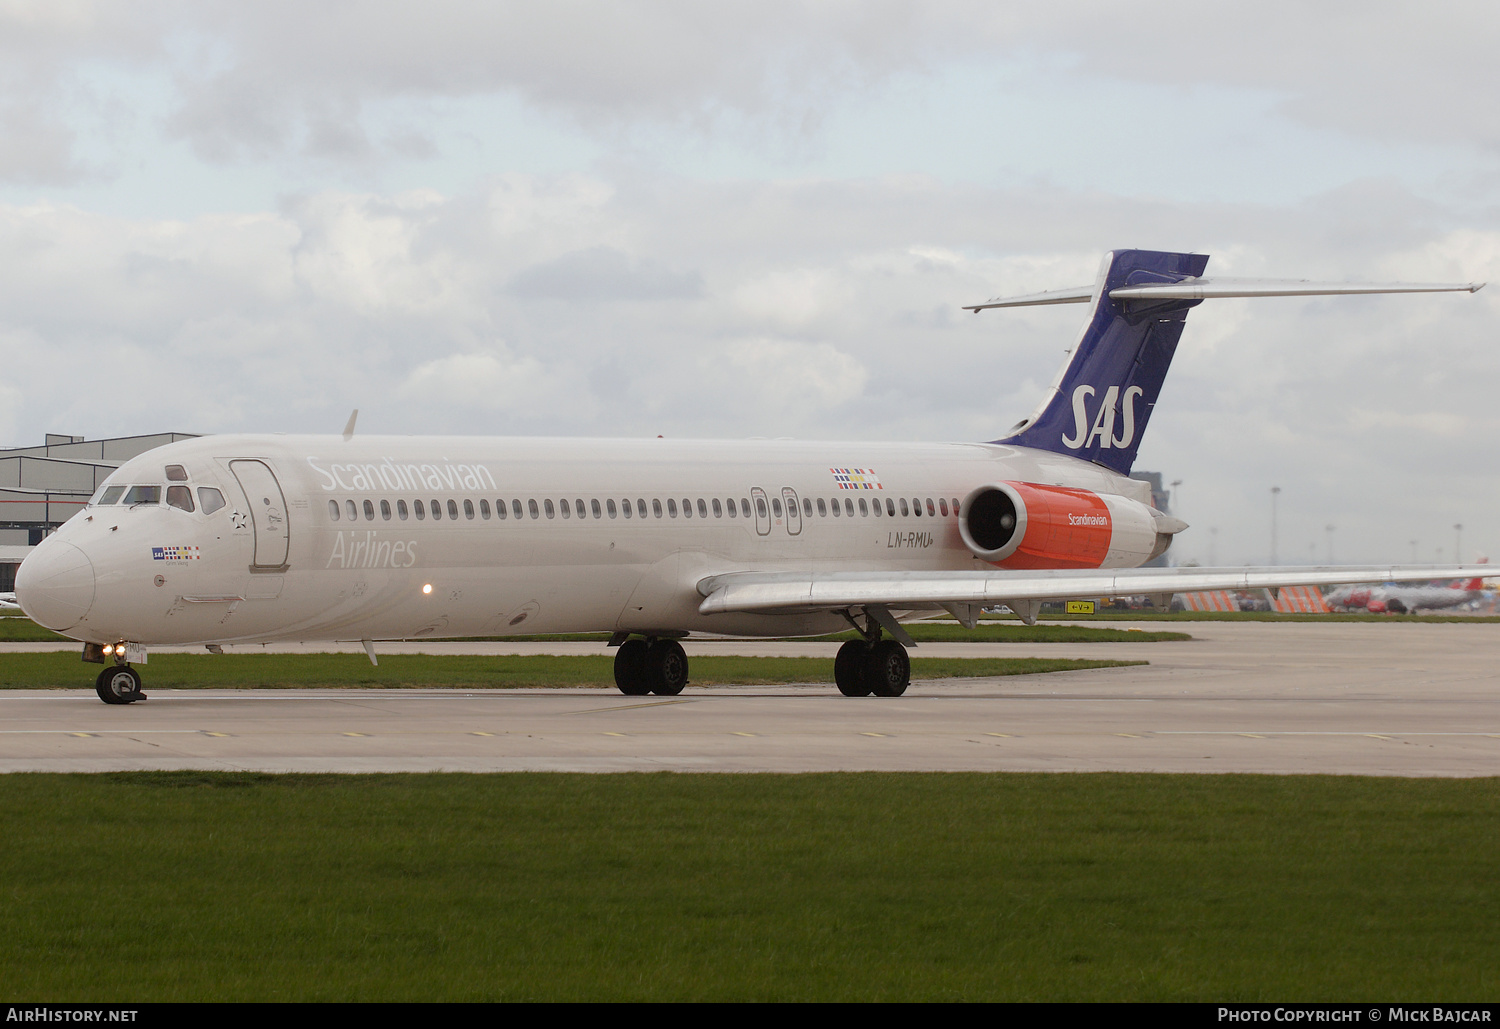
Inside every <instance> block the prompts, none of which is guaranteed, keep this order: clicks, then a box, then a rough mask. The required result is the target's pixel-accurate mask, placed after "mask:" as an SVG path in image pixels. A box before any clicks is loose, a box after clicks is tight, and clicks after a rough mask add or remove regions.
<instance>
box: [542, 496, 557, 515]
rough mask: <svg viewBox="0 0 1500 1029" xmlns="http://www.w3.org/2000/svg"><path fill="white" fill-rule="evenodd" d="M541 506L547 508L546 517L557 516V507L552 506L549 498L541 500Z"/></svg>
mask: <svg viewBox="0 0 1500 1029" xmlns="http://www.w3.org/2000/svg"><path fill="white" fill-rule="evenodd" d="M542 506H543V507H544V508H546V509H547V517H548V518H556V517H557V508H555V507H553V506H552V501H550V500H544V501H542Z"/></svg>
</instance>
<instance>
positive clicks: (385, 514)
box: [380, 500, 391, 522]
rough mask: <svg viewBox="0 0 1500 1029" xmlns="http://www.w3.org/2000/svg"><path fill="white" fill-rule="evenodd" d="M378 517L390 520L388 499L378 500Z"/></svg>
mask: <svg viewBox="0 0 1500 1029" xmlns="http://www.w3.org/2000/svg"><path fill="white" fill-rule="evenodd" d="M380 517H381V518H382V519H383V520H385V521H387V522H388V521H390V520H391V502H390V501H389V500H382V501H381V502H380Z"/></svg>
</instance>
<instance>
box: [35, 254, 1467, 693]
mask: <svg viewBox="0 0 1500 1029" xmlns="http://www.w3.org/2000/svg"><path fill="white" fill-rule="evenodd" d="M1207 261H1208V258H1207V257H1206V256H1205V255H1194V254H1179V253H1163V252H1156V251H1144V250H1122V251H1115V252H1112V253H1110V254H1109V255H1107V256H1106V257H1105V259H1104V261H1103V263H1102V265H1101V267H1100V271H1099V275H1098V278H1097V280H1096V281H1095V282H1094V283H1093V284H1092V285H1090V286H1087V287H1079V288H1077V289H1072V290H1061V291H1056V292H1051V293H1042V294H1036V295H1032V296H1026V297H1018V298H1014V299H1009V300H993V301H988V302H986V303H983V304H977V305H974V306H973V307H971V308H969V309H970V310H974V311H976V312H977V311H980V310H984V309H987V308H999V307H1008V306H1022V305H1028V304H1056V303H1088V304H1090V305H1091V309H1090V317H1089V321H1088V324H1087V326H1086V327H1085V329H1084V331H1083V334H1082V337H1081V338H1080V340H1079V342H1078V344H1077V345H1076V346H1075V347H1074V349H1073V351H1072V353H1071V356H1070V357H1069V359H1068V361H1067V362H1066V363H1065V364H1064V366H1063V368H1062V369H1061V371H1060V372H1059V373H1058V377H1057V379H1056V381H1055V383H1054V384H1053V386H1052V388H1051V390H1050V391H1049V392H1048V394H1047V395H1046V396H1045V397H1044V398H1043V400H1042V402H1041V404H1040V406H1039V407H1038V408H1037V410H1036V412H1035V413H1034V414H1033V415H1031V416H1030V417H1028V418H1026V419H1025V420H1023V421H1022V422H1021V423H1020V424H1018V425H1017V426H1016V427H1015V428H1014V429H1012V430H1011V432H1010V433H1009V434H1007V435H1006V436H1004V437H1003V438H1001V439H998V440H994V441H991V442H987V443H956V444H935V443H865V442H831V443H815V442H799V441H784V440H776V441H756V440H749V441H711V440H704V441H684V440H664V439H644V440H622V439H613V440H611V439H604V440H597V439H593V440H585V439H498V438H480V437H474V438H469V437H383V436H359V435H356V433H355V417H354V416H351V417H350V419H349V423H348V425H347V426H346V428H345V431H344V433H343V434H342V436H337V435H330V436H283V435H254V436H250V435H223V436H208V437H201V438H198V439H191V440H183V441H179V442H176V443H172V444H169V445H167V446H164V447H161V448H159V449H156V450H153V451H150V452H149V453H147V454H143V455H141V456H140V457H137V458H135V459H133V460H131V461H129V462H127V463H125V464H124V465H122V466H121V467H120V468H119V469H117V470H116V471H115V473H114V474H112V475H111V476H110V477H109V479H108V480H107V481H106V482H105V483H104V485H103V486H102V487H101V488H100V490H99V492H98V493H97V494H96V495H95V496H94V497H93V498H92V500H91V501H90V503H89V505H88V506H87V507H86V508H85V509H84V510H83V511H81V512H80V513H79V514H77V515H76V516H74V517H73V518H72V519H70V520H69V521H68V522H67V524H65V525H64V526H62V527H61V528H60V529H59V530H58V531H57V532H56V533H55V534H53V535H52V536H50V537H48V538H47V539H45V540H44V541H42V543H41V544H40V545H39V546H38V547H37V548H36V550H35V551H34V552H33V553H32V554H30V555H29V556H28V557H27V559H26V561H25V562H24V563H23V564H22V565H21V567H20V569H19V570H18V572H17V575H16V584H15V591H16V595H17V598H18V599H19V602H20V604H21V606H22V608H23V609H24V610H25V611H26V613H27V614H28V615H30V616H31V617H32V618H34V619H35V620H36V621H37V622H39V623H41V624H42V625H45V626H47V627H49V628H52V629H54V630H56V631H58V632H62V633H65V634H67V635H69V636H72V637H74V638H76V639H79V640H81V641H83V643H84V659H85V660H86V661H97V662H101V663H104V664H105V665H106V667H105V669H104V671H103V672H101V673H100V675H99V678H98V680H97V682H96V688H97V690H98V693H99V696H100V697H101V699H103V700H104V701H106V702H107V703H113V704H125V703H130V702H132V701H135V700H138V699H140V698H141V697H142V696H143V694H142V692H141V679H140V675H139V672H138V671H137V670H136V667H135V666H136V665H138V664H142V663H144V661H145V658H146V654H147V652H148V650H149V648H150V647H153V646H165V645H180V644H194V645H196V644H202V645H206V646H208V648H209V649H210V650H212V649H215V648H218V647H221V646H222V645H224V644H228V643H245V642H268V641H276V640H301V641H313V640H334V641H342V640H348V641H352V640H358V641H362V642H363V643H364V646H365V649H366V652H367V653H368V654H369V655H370V659H371V660H372V661H374V660H376V652H375V645H376V644H377V643H378V642H379V641H381V640H394V639H403V640H404V639H423V638H436V637H455V636H503V635H507V634H519V633H567V632H586V631H601V630H603V631H609V632H610V633H612V639H611V643H612V644H613V645H615V646H617V647H618V651H617V655H616V658H615V680H616V683H617V685H618V686H619V688H620V689H621V690H622V691H623V692H625V693H627V694H645V693H648V692H650V693H657V694H664V695H670V694H675V693H678V692H680V691H681V690H682V688H683V686H684V684H685V683H686V682H687V681H688V662H687V656H686V654H685V653H684V651H683V648H682V646H681V644H680V643H679V642H678V640H679V639H681V638H682V637H684V636H687V635H689V634H690V633H695V632H705V633H717V634H728V635H741V636H788V635H820V634H824V633H829V632H833V631H836V630H839V629H844V628H847V627H849V626H851V625H852V626H853V627H854V628H855V629H857V630H858V631H859V634H860V638H859V639H857V640H854V641H851V642H849V643H846V644H844V645H843V646H842V647H841V648H840V649H839V651H838V655H837V657H836V659H835V661H834V672H835V680H836V682H837V684H838V688H839V690H840V691H841V692H843V693H845V694H846V695H850V696H868V695H872V694H874V695H879V696H895V695H899V694H901V693H902V692H903V691H904V690H905V689H906V688H907V684H908V682H909V680H910V664H909V661H908V658H907V647H909V646H912V645H913V644H912V641H911V639H910V637H909V635H908V634H907V633H906V631H905V630H904V629H903V628H902V627H901V624H900V622H901V619H903V618H908V617H912V616H921V615H926V614H929V613H932V612H936V611H941V610H947V611H948V612H950V613H951V614H952V615H953V616H955V617H956V618H958V619H959V620H960V621H962V622H964V623H966V624H970V625H972V624H973V623H974V621H975V619H976V618H977V616H978V612H979V610H980V608H981V607H985V606H995V605H999V604H1004V605H1006V606H1008V607H1010V608H1011V609H1012V610H1013V611H1015V612H1017V613H1018V614H1020V615H1021V617H1022V618H1023V620H1026V621H1028V622H1033V623H1034V622H1035V620H1036V613H1037V610H1038V609H1039V607H1040V605H1041V603H1042V602H1043V601H1046V600H1058V599H1070V598H1094V597H1109V596H1122V595H1130V594H1147V595H1153V596H1167V595H1170V594H1171V593H1174V592H1180V591H1184V590H1217V589H1258V588H1265V587H1277V586H1285V585H1305V584H1319V585H1321V584H1328V583H1342V582H1348V581H1350V579H1351V578H1359V579H1381V580H1402V579H1431V578H1434V577H1438V576H1457V575H1472V574H1475V572H1474V571H1472V570H1469V569H1466V568H1464V567H1462V566H1451V567H1448V568H1441V569H1434V568H1421V569H1415V570H1413V569H1403V568H1395V567H1381V568H1359V569H1351V568H1349V567H1342V568H1337V569H1329V568H1321V569H1320V568H1281V569H1276V568H1270V569H1243V568H1237V569H1207V568H1138V567H1137V566H1139V565H1142V564H1144V563H1145V562H1147V561H1149V560H1150V559H1152V558H1153V557H1156V556H1157V555H1159V554H1161V553H1163V552H1164V551H1165V550H1166V549H1167V547H1169V546H1170V545H1171V542H1172V538H1173V536H1174V535H1175V534H1176V533H1178V532H1181V531H1182V530H1183V529H1185V528H1186V527H1187V526H1186V524H1185V523H1184V522H1182V521H1180V520H1178V519H1176V518H1173V517H1170V516H1168V515H1165V514H1163V513H1162V512H1160V511H1158V510H1156V509H1155V508H1153V507H1152V506H1151V498H1150V492H1149V489H1148V487H1147V485H1146V484H1145V483H1143V482H1138V481H1136V480H1133V479H1130V478H1128V473H1129V471H1130V467H1131V463H1132V462H1133V460H1134V458H1135V454H1136V451H1137V448H1138V447H1139V446H1140V441H1141V436H1142V434H1143V433H1144V431H1145V429H1146V426H1147V423H1148V422H1149V420H1150V417H1151V412H1152V409H1153V406H1154V405H1155V403H1156V399H1157V395H1158V393H1159V391H1160V389H1161V384H1162V380H1163V378H1164V377H1165V375H1166V373H1167V368H1168V365H1169V364H1170V362H1171V359H1172V355H1173V353H1174V351H1175V349H1176V346H1177V342H1178V339H1179V337H1180V336H1181V334H1182V329H1183V325H1184V321H1185V318H1186V315H1187V312H1188V310H1189V309H1190V308H1192V307H1194V306H1195V305H1197V304H1198V303H1200V302H1201V301H1202V300H1204V299H1207V298H1212V297H1225V296H1289V295H1314V294H1338V293H1373V292H1417V291H1442V290H1467V291H1470V292H1472V291H1474V290H1476V289H1478V288H1479V286H1477V285H1474V284H1462V285H1453V284H1450V285H1430V286H1422V285H1406V284H1399V283H1396V284H1385V285H1380V284H1375V285H1351V284H1327V283H1322V284H1319V283H1308V282H1270V281H1259V280H1256V281H1250V280H1222V279H1218V280H1216V279H1210V278H1205V277H1204V275H1203V272H1204V270H1205V267H1206V265H1207ZM355 414H356V415H357V414H358V412H355ZM1161 606H1165V603H1163V604H1162V605H1161Z"/></svg>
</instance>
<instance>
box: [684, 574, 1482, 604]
mask: <svg viewBox="0 0 1500 1029" xmlns="http://www.w3.org/2000/svg"><path fill="white" fill-rule="evenodd" d="M1493 574H1495V566H1494V565H1430V566H1418V565H1323V566H1307V567H1301V568H1064V569H1047V570H1039V571H1030V570H1028V571H1007V570H1005V569H999V568H997V569H995V570H993V571H930V572H828V573H826V574H813V575H809V574H807V573H805V572H730V573H727V574H723V575H712V576H709V577H708V578H706V579H703V580H702V581H701V582H699V583H698V592H699V593H700V594H701V595H702V596H703V602H702V603H701V604H699V605H698V610H699V612H700V613H702V614H718V613H724V612H731V611H738V612H760V613H766V614H769V613H792V612H809V611H839V610H844V609H847V608H854V607H883V608H887V609H889V608H895V609H897V610H901V609H911V608H916V607H938V606H944V605H948V604H971V605H980V606H982V607H990V606H994V605H998V604H1009V603H1012V602H1024V601H1036V602H1040V601H1046V600H1074V599H1084V598H1094V597H1129V596H1138V595H1143V594H1144V595H1148V596H1149V595H1158V596H1159V595H1162V594H1170V593H1194V592H1199V591H1204V590H1257V589H1279V588H1280V587H1282V586H1333V585H1339V584H1342V583H1349V582H1420V581H1426V580H1428V579H1458V578H1473V577H1475V576H1484V575H1493Z"/></svg>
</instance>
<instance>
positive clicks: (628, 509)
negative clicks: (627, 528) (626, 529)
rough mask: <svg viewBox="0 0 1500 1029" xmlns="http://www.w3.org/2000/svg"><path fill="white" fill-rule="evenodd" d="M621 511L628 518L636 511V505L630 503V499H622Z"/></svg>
mask: <svg viewBox="0 0 1500 1029" xmlns="http://www.w3.org/2000/svg"><path fill="white" fill-rule="evenodd" d="M620 512H621V513H622V514H623V515H624V516H625V517H626V518H629V517H630V516H631V515H632V514H634V513H635V508H634V506H632V505H631V503H630V501H629V500H628V499H626V500H622V501H620Z"/></svg>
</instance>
